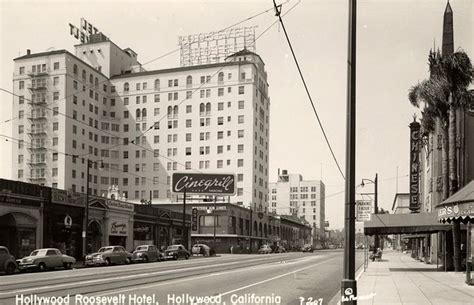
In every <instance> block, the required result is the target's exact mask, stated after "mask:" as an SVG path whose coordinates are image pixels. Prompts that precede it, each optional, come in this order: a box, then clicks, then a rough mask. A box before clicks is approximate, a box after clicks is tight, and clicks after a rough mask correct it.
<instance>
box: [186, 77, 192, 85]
mask: <svg viewBox="0 0 474 305" xmlns="http://www.w3.org/2000/svg"><path fill="white" fill-rule="evenodd" d="M192 85H193V77H192V76H191V75H188V76H187V77H186V87H189V86H192Z"/></svg>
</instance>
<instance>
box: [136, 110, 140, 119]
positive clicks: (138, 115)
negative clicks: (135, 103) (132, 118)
mask: <svg viewBox="0 0 474 305" xmlns="http://www.w3.org/2000/svg"><path fill="white" fill-rule="evenodd" d="M139 118H140V109H137V111H136V119H137V120H138V119H139Z"/></svg>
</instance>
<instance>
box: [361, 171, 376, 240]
mask: <svg viewBox="0 0 474 305" xmlns="http://www.w3.org/2000/svg"><path fill="white" fill-rule="evenodd" d="M364 181H369V182H371V183H373V184H374V192H373V194H374V214H378V213H379V204H378V174H377V173H376V174H375V179H374V180H370V179H365V178H364V179H362V182H361V183H360V185H361V186H362V187H364V186H365V184H364ZM367 194H371V193H367ZM379 244H380V242H379V236H378V235H377V234H375V235H374V248H375V249H378V248H379V247H380V245H379Z"/></svg>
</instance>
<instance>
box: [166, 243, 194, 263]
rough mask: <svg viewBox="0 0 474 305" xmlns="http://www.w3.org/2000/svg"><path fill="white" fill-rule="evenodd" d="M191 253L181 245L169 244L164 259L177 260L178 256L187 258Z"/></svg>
mask: <svg viewBox="0 0 474 305" xmlns="http://www.w3.org/2000/svg"><path fill="white" fill-rule="evenodd" d="M189 256H191V254H190V253H189V251H188V250H186V248H185V247H184V246H183V245H171V246H168V248H167V249H166V251H165V258H166V259H174V260H177V259H179V258H185V259H188V258H189Z"/></svg>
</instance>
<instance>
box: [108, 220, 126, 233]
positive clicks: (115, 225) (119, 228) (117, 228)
mask: <svg viewBox="0 0 474 305" xmlns="http://www.w3.org/2000/svg"><path fill="white" fill-rule="evenodd" d="M110 235H125V236H127V235H128V230H127V223H126V222H125V221H122V220H115V221H111V222H110Z"/></svg>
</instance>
